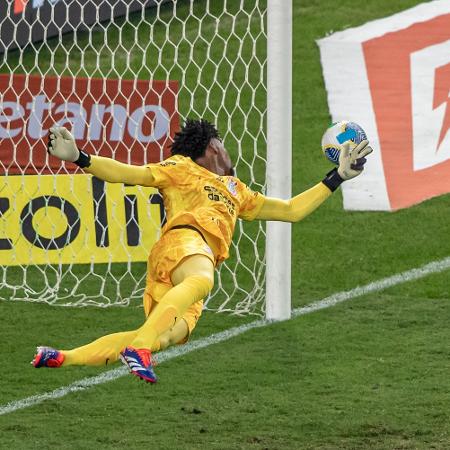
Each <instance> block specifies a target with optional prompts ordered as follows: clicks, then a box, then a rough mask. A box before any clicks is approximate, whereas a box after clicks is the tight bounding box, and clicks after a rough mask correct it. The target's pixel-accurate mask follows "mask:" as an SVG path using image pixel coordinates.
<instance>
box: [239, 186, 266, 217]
mask: <svg viewBox="0 0 450 450" xmlns="http://www.w3.org/2000/svg"><path fill="white" fill-rule="evenodd" d="M237 188H238V193H239V197H240V210H239V218H241V219H244V220H248V221H251V220H254V219H255V218H256V216H257V215H258V213H259V211H260V210H261V207H262V205H263V203H264V195H262V194H260V193H259V192H255V191H252V190H251V189H250V188H249V187H248V186H247V185H246V184H244V183H243V182H242V181H238V186H237Z"/></svg>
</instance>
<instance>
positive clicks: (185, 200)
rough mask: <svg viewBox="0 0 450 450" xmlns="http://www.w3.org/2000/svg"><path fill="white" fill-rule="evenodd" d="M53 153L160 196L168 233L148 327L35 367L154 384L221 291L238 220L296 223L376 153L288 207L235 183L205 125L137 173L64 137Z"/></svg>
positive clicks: (43, 354) (149, 284) (156, 256)
mask: <svg viewBox="0 0 450 450" xmlns="http://www.w3.org/2000/svg"><path fill="white" fill-rule="evenodd" d="M48 151H49V153H50V154H51V155H53V156H54V157H56V158H59V159H60V160H63V161H71V162H74V163H75V164H77V165H78V166H79V167H81V168H83V170H84V171H86V172H88V173H90V174H92V175H94V176H96V177H97V178H100V179H101V180H104V181H107V182H110V183H126V184H129V185H141V186H151V187H155V188H158V189H159V191H160V193H161V194H162V197H163V201H164V207H165V210H166V215H167V223H166V225H165V226H164V227H163V229H162V232H161V238H160V239H159V240H158V242H156V243H155V245H154V246H153V248H152V249H151V253H150V255H149V258H148V265H147V280H146V287H145V292H144V299H143V301H144V311H145V316H146V320H145V322H144V324H143V325H142V326H141V327H140V328H138V329H136V330H131V331H125V332H119V333H114V334H110V335H107V336H103V337H101V338H99V339H97V340H96V341H94V342H91V343H89V344H87V345H85V346H82V347H79V348H75V349H72V350H56V349H54V348H51V347H38V349H37V354H36V356H35V357H34V359H33V361H32V363H33V365H34V366H35V367H37V368H38V367H60V366H69V365H101V364H103V365H104V364H107V363H108V362H109V363H112V362H115V361H117V360H119V358H120V359H121V361H122V362H123V363H124V364H125V365H126V366H127V367H128V368H129V370H130V372H131V373H132V374H134V375H136V376H137V377H139V378H142V379H144V380H146V381H148V382H151V383H154V382H156V375H155V372H154V369H153V364H152V357H151V355H152V352H155V351H159V350H162V349H164V348H166V347H167V346H169V345H171V344H182V343H185V342H186V341H187V340H188V338H189V336H190V334H191V333H192V330H193V329H194V327H195V325H196V323H197V321H198V319H199V317H200V315H201V312H202V307H203V299H204V298H205V297H206V296H207V295H208V294H209V292H211V289H212V288H213V283H214V269H215V268H216V267H217V266H218V265H219V264H220V263H221V262H222V261H224V260H225V259H226V258H227V257H228V251H229V247H230V245H231V240H232V236H233V231H234V228H235V225H236V220H237V219H238V218H241V219H244V220H249V221H250V220H256V219H258V220H280V221H285V222H298V221H299V220H301V219H303V218H304V217H305V216H307V215H308V214H310V213H311V212H312V211H314V210H315V209H316V208H317V207H318V206H319V205H320V204H321V203H322V202H324V200H326V199H327V198H328V197H329V196H330V195H331V193H332V192H333V191H335V190H336V189H337V188H338V187H339V185H340V184H341V183H342V182H343V181H344V180H348V179H350V178H354V177H356V176H357V175H359V174H360V173H361V172H362V171H363V168H364V164H365V162H366V159H365V157H366V156H367V155H368V154H369V153H371V152H372V149H371V148H370V147H369V145H368V141H363V142H361V143H360V144H359V145H358V146H357V147H355V148H354V149H352V150H351V149H350V146H349V145H347V146H346V147H345V148H344V150H343V151H342V152H341V156H340V159H339V167H337V168H334V169H333V170H332V171H331V172H329V173H328V174H327V175H326V176H325V178H324V179H323V180H322V181H321V182H319V183H318V184H316V185H315V186H313V187H312V188H311V189H309V190H307V191H305V192H303V193H301V194H299V195H297V196H295V197H293V198H292V199H290V200H280V199H277V198H269V197H266V196H264V195H262V194H260V193H257V192H253V191H252V190H250V189H249V188H248V187H247V186H246V185H245V184H244V183H243V182H242V181H241V180H239V179H238V178H236V177H235V176H234V170H233V165H232V162H231V159H230V156H229V155H228V152H227V151H226V149H225V147H224V145H223V143H222V140H221V138H220V136H219V133H218V131H217V129H216V128H215V126H214V125H212V124H211V123H209V122H208V121H206V120H191V119H188V120H187V121H186V123H185V125H184V126H183V127H182V128H181V130H180V131H179V132H177V133H176V134H175V137H174V141H173V143H172V145H171V156H170V157H169V158H168V159H166V160H164V161H162V162H161V163H159V164H147V165H144V166H133V165H129V164H123V163H120V162H118V161H115V160H113V159H110V158H104V157H100V156H95V155H89V154H87V153H85V152H84V151H83V150H80V149H78V148H77V145H76V142H75V140H74V137H73V136H72V134H71V133H70V132H69V131H68V130H67V129H65V128H64V127H55V128H51V129H50V136H49V143H48Z"/></svg>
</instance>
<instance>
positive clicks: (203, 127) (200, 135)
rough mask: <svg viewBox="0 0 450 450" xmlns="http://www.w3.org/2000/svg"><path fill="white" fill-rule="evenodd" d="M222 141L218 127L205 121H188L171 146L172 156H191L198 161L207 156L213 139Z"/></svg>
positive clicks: (176, 134)
mask: <svg viewBox="0 0 450 450" xmlns="http://www.w3.org/2000/svg"><path fill="white" fill-rule="evenodd" d="M213 138H216V139H220V135H219V132H218V131H217V129H216V127H215V126H214V125H213V124H212V123H210V122H208V121H207V120H205V119H200V120H194V119H186V122H185V124H184V126H183V127H181V130H180V131H178V132H177V133H175V137H174V140H173V143H172V144H171V145H170V151H171V153H172V155H183V156H189V157H190V158H191V159H192V160H194V161H195V160H196V159H197V158H200V157H201V156H203V155H204V154H205V151H206V148H207V147H208V144H209V142H210V141H211V139H213Z"/></svg>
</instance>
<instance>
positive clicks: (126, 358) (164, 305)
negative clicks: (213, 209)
mask: <svg viewBox="0 0 450 450" xmlns="http://www.w3.org/2000/svg"><path fill="white" fill-rule="evenodd" d="M172 282H173V283H174V284H175V286H174V287H173V288H171V289H170V290H169V291H168V292H167V293H166V294H165V295H164V296H163V298H162V299H161V300H160V302H159V303H158V305H156V307H155V308H154V309H153V310H152V312H151V313H150V315H149V317H148V319H147V321H146V322H145V323H144V325H143V326H142V327H141V328H140V329H139V332H138V334H137V336H136V338H135V339H134V340H133V342H132V343H131V345H130V346H128V347H127V348H126V349H125V350H124V351H123V352H121V359H122V361H123V362H125V363H126V364H127V365H128V367H129V369H130V371H131V372H132V373H133V374H135V375H137V376H139V377H140V378H143V379H145V380H147V381H151V380H150V379H147V373H146V372H145V371H146V370H148V371H149V373H150V372H153V369H152V363H151V359H150V360H149V362H146V361H147V360H148V358H147V353H146V352H150V349H152V348H154V346H155V343H156V341H157V340H158V337H159V336H161V335H163V333H165V332H167V331H169V330H170V328H171V327H172V326H173V325H174V324H175V322H176V319H177V317H179V318H181V317H182V316H183V314H184V313H185V312H186V311H187V310H188V308H189V307H190V306H191V305H193V304H194V303H195V302H199V301H201V300H202V299H203V298H204V297H206V296H207V295H208V294H209V292H210V291H211V289H212V288H213V286H214V264H213V262H212V261H211V259H210V258H208V257H207V256H205V255H192V256H189V257H187V258H185V259H184V260H183V261H182V262H181V263H180V264H179V265H178V266H177V268H176V269H175V270H174V271H173V272H172ZM133 352H134V353H133ZM139 352H141V353H142V355H140V354H139ZM130 362H131V364H130ZM149 377H151V376H150V375H149ZM155 381H156V380H155Z"/></svg>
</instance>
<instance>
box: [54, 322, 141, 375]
mask: <svg viewBox="0 0 450 450" xmlns="http://www.w3.org/2000/svg"><path fill="white" fill-rule="evenodd" d="M137 332H138V330H133V331H125V332H122V333H114V334H108V335H107V336H103V337H101V338H99V339H97V340H95V341H93V342H91V343H90V344H87V345H83V346H82V347H78V348H75V349H73V350H61V351H62V353H63V354H64V362H63V364H62V365H63V366H75V365H77V366H78V365H87V366H101V365H106V364H111V363H114V362H116V361H117V360H118V359H119V352H121V351H122V350H123V349H124V348H125V347H127V346H128V345H130V343H131V342H132V341H133V339H134V338H135V337H136V335H137Z"/></svg>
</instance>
